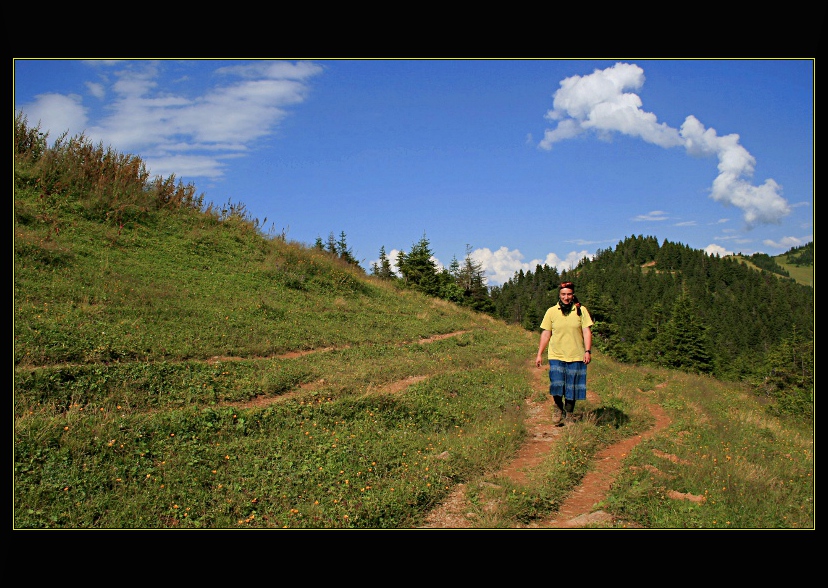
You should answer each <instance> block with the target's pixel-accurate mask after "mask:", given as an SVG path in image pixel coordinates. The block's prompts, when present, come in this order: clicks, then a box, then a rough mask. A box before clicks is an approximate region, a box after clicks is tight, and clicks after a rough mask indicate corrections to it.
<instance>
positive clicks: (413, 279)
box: [397, 233, 439, 296]
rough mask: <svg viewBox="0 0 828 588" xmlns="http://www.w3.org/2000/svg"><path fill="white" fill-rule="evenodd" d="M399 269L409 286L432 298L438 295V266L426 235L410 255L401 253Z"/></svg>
mask: <svg viewBox="0 0 828 588" xmlns="http://www.w3.org/2000/svg"><path fill="white" fill-rule="evenodd" d="M397 268H398V269H399V271H400V274H401V275H402V277H403V280H404V281H405V284H406V285H407V286H409V287H411V288H414V289H415V290H420V291H422V292H425V293H426V294H429V295H431V296H437V295H438V291H439V282H438V279H437V264H436V263H435V262H434V259H433V254H432V252H431V247H430V243H429V241H428V239H427V238H426V236H425V233H423V237H422V238H421V239H420V240H419V241H418V242H417V243H415V244H414V245H413V246H412V247H411V251H410V252H409V253H408V254H406V253H404V252H400V254H399V255H398V256H397Z"/></svg>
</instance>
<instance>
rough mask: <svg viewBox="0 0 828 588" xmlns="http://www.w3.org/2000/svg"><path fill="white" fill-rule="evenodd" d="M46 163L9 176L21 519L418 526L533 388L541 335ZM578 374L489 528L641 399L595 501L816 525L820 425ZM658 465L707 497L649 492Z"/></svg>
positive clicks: (497, 460)
mask: <svg viewBox="0 0 828 588" xmlns="http://www.w3.org/2000/svg"><path fill="white" fill-rule="evenodd" d="M86 153H87V156H86V157H84V158H82V160H83V162H84V165H87V164H88V162H89V160H90V157H89V156H88V155H89V152H88V151H87V152H86ZM60 155H65V154H60ZM91 155H92V156H93V157H92V159H93V160H95V157H98V156H101V157H100V160H101V161H103V160H104V159H105V158H104V157H103V154H102V153H100V152H95V151H94V150H92V153H91ZM41 161H42V160H37V161H35V160H30V159H29V160H27V159H25V158H20V159H19V160H18V161H16V167H15V193H14V212H15V221H14V313H13V319H14V352H13V357H14V515H13V521H14V523H13V525H14V527H15V528H16V529H121V528H124V529H135V528H146V529H161V528H202V529H222V528H274V529H275V528H382V529H392V528H393V529H397V528H412V527H416V526H418V525H420V524H422V522H423V520H424V517H425V515H426V514H427V512H428V511H429V510H430V509H431V508H432V507H434V506H435V505H436V504H438V503H439V501H441V500H442V499H444V498H445V497H446V496H447V495H448V494H449V493H450V492H451V490H452V489H453V488H454V487H455V485H456V484H459V483H464V482H469V481H472V480H480V479H490V478H491V476H492V472H495V471H497V470H498V468H499V467H500V466H502V465H503V464H504V463H506V462H508V460H509V459H510V458H512V457H513V456H514V455H515V454H516V452H517V451H518V449H519V447H520V446H521V443H522V442H523V441H524V438H525V435H526V430H525V427H524V420H525V418H526V416H527V415H526V413H525V411H526V409H525V403H524V399H525V398H527V397H530V396H531V397H533V398H535V399H537V400H538V401H543V400H546V398H547V395H546V394H545V393H544V392H543V391H542V390H541V391H538V390H537V389H536V388H535V387H534V386H533V381H534V376H535V374H534V373H533V371H532V370H534V369H535V368H533V367H530V363H529V362H531V361H532V359H533V358H534V356H535V352H536V350H537V334H535V333H530V332H528V331H525V330H523V329H521V328H520V327H516V326H510V325H507V324H505V323H502V322H500V321H497V320H494V319H492V318H491V317H489V316H487V315H483V314H478V313H475V312H473V311H470V310H468V309H462V308H459V307H457V306H454V305H453V304H451V303H447V302H445V301H441V300H437V299H434V298H429V297H426V296H424V295H422V294H419V293H417V292H413V291H409V290H404V289H400V288H398V287H396V286H393V285H390V284H389V283H387V282H382V281H380V280H378V279H375V278H373V277H369V276H366V275H364V273H363V272H362V271H361V270H360V269H359V268H357V267H355V266H353V265H349V264H347V263H344V262H343V261H342V260H340V259H337V258H336V257H334V256H332V255H331V254H329V253H326V252H324V251H320V250H318V249H315V248H311V247H307V246H305V245H302V244H299V243H291V242H286V241H285V240H284V239H283V238H278V237H277V238H270V237H266V236H264V235H262V234H261V231H259V230H258V226H257V223H255V222H251V220H250V219H248V218H246V217H245V215H244V214H243V207H230V208H228V209H227V210H212V209H208V210H207V211H204V210H201V209H200V208H199V207H198V206H191V205H189V204H188V203H187V199H184V200H185V202H184V204H183V205H180V206H176V205H170V199H169V198H166V197H165V198H159V197H158V192H157V191H154V190H152V189H147V190H143V189H142V190H138V191H137V192H135V193H132V192H129V190H128V189H127V188H124V184H123V183H121V184H119V185H118V186H114V185H112V184H107V183H106V181H104V180H105V178H104V179H103V180H102V179H101V178H98V180H99V181H93V182H87V184H88V185H90V186H91V188H89V189H85V188H84V189H82V188H79V187H78V186H80V185H81V184H79V183H77V182H75V183H72V182H67V181H65V178H66V177H67V174H68V175H72V174H74V175H72V177H82V178H88V176H87V175H83V174H79V173H76V172H77V170H66V169H64V170H62V171H61V170H58V168H56V167H55V166H54V165H53V166H52V167H44V166H43V165H42V164H41V163H40V162H41ZM61 165H70V164H67V163H64V164H61ZM56 170H57V171H60V173H57V171H56ZM47 171H48V172H49V173H46V172H47ZM70 172H72V173H70ZM55 178H60V180H61V181H58V180H56V179H55ZM84 181H86V180H84ZM84 185H86V184H84ZM102 187H103V188H102ZM127 192H129V194H130V198H131V199H130V200H129V202H128V203H126V202H125V200H124V194H125V193H127ZM164 193H165V194H166V193H167V192H164ZM661 384H666V386H663V385H661ZM590 390H592V391H594V392H595V393H596V394H597V396H598V397H600V399H601V400H600V403H597V404H596V403H591V402H583V403H579V406H578V411H579V412H582V414H584V415H585V416H586V417H587V418H584V419H583V420H581V421H580V422H578V423H576V424H574V425H572V426H569V427H567V430H566V435H567V442H566V443H561V444H560V447H559V448H558V449H556V451H555V452H551V453H550V456H549V459H548V460H547V461H546V462H545V463H544V464H542V465H541V472H540V475H538V476H536V477H533V478H532V479H531V480H529V481H528V482H526V484H523V485H519V486H514V485H512V486H509V487H508V490H509V492H510V494H509V496H511V497H512V499H511V500H510V501H509V505H508V509H507V510H506V511H504V512H503V513H501V514H500V515H499V517H500V518H499V519H498V522H497V523H496V524H497V526H503V527H510V526H514V525H515V524H516V523H517V522H523V523H525V522H527V521H531V520H534V519H536V518H538V517H543V516H548V515H549V513H551V512H554V511H555V509H557V508H558V506H559V505H560V504H561V502H562V501H563V499H564V497H565V496H566V495H567V494H568V493H569V492H571V491H572V489H573V488H574V487H575V486H577V484H578V482H579V481H580V480H581V479H582V477H583V476H584V475H585V473H586V472H587V471H589V469H590V467H591V466H590V463H591V460H592V459H593V457H594V456H595V454H596V453H597V452H598V451H599V450H600V449H601V448H602V447H604V446H606V445H607V444H609V443H612V442H615V441H618V440H620V439H622V438H625V437H629V436H632V435H638V434H640V433H641V432H642V431H644V430H646V429H647V428H648V427H649V426H650V425H651V423H652V416H651V415H650V413H649V412H648V411H647V410H646V408H645V404H646V402H653V401H656V402H658V403H659V404H661V406H662V407H663V408H664V409H665V410H666V411H668V412H669V414H670V416H671V418H672V419H673V423H674V424H673V426H672V427H671V428H670V430H669V431H667V432H666V433H664V434H660V435H657V436H655V437H653V438H651V439H650V440H648V441H647V443H644V444H641V445H640V446H639V447H638V448H637V449H636V451H635V452H633V454H631V455H630V458H629V459H630V468H629V470H628V471H627V473H626V474H625V479H624V482H623V484H620V485H619V486H617V487H616V488H615V489H614V490H613V493H612V495H611V497H610V499H609V500H608V504H606V505H604V508H605V510H611V511H613V512H616V513H618V514H619V515H620V516H621V515H622V516H623V517H624V518H625V519H626V520H628V521H631V522H634V523H636V524H638V525H641V526H645V527H650V528H671V527H676V528H810V527H812V526H813V523H814V501H813V497H814V494H813V492H814V487H813V468H814V463H813V431H812V430H811V429H810V428H809V427H808V426H807V425H805V426H803V425H798V424H796V423H793V422H787V421H784V420H782V419H780V418H778V417H776V416H773V415H772V414H771V413H769V412H768V411H767V410H766V408H765V407H763V406H762V404H761V403H760V402H758V399H757V398H756V397H755V396H753V395H752V394H751V393H750V390H749V389H748V388H746V387H744V386H739V385H734V384H722V383H719V382H716V381H715V380H712V379H709V378H704V377H697V376H691V375H688V374H680V373H676V372H671V371H669V370H658V369H638V368H635V367H631V366H625V365H622V364H619V363H616V362H614V361H612V360H610V359H608V358H605V357H602V356H601V355H600V354H597V355H596V357H595V361H594V363H593V364H592V366H591V367H590ZM546 406H550V407H551V402H548V403H547V404H546ZM550 410H551V408H550ZM598 414H605V415H606V414H612V415H615V417H614V418H612V419H609V420H607V419H598V418H589V417H590V415H593V417H594V415H598ZM667 451H669V452H670V453H672V454H674V455H677V456H678V458H679V461H678V462H677V463H674V464H672V465H668V464H665V463H663V460H662V459H661V458H659V457H658V456H659V455H662V454H663V453H661V452H667ZM633 466H635V467H633ZM655 467H658V468H660V470H661V471H669V472H668V473H669V475H670V476H671V480H672V481H671V485H672V487H674V488H678V489H679V490H681V491H683V492H692V493H693V494H697V495H701V496H705V497H706V498H707V499H706V501H705V502H704V504H701V505H695V506H692V507H689V508H688V507H687V506H684V505H677V504H676V503H675V501H673V500H670V499H668V498H667V497H666V496H665V495H664V487H663V485H662V482H661V481H660V480H659V479H658V478H656V477H654V476H653V475H652V474H651V473H650V472H651V471H652V470H651V469H650V468H655ZM491 481H492V483H505V482H503V481H502V480H497V479H491ZM679 506H681V508H679Z"/></svg>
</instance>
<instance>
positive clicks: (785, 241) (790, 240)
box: [762, 235, 814, 251]
mask: <svg viewBox="0 0 828 588" xmlns="http://www.w3.org/2000/svg"><path fill="white" fill-rule="evenodd" d="M813 240H814V236H813V235H807V236H805V237H782V239H781V240H779V241H772V240H771V239H765V240H764V241H762V244H763V245H766V246H767V247H772V248H774V249H784V250H785V251H788V250H789V249H792V248H794V247H801V246H803V245H805V244H806V243H810V242H811V241H813Z"/></svg>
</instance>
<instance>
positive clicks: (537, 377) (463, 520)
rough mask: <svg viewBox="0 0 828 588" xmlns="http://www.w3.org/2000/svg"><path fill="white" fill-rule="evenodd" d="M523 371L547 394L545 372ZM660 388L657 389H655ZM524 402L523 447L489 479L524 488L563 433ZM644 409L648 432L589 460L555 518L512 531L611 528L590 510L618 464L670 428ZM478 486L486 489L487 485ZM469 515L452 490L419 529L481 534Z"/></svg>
mask: <svg viewBox="0 0 828 588" xmlns="http://www.w3.org/2000/svg"><path fill="white" fill-rule="evenodd" d="M527 368H528V369H530V370H532V374H533V375H532V381H533V388H534V389H535V390H537V391H542V392H547V391H548V389H549V388H548V385H549V384H548V374H547V371H546V370H542V369H538V368H537V367H536V366H535V364H534V361H529V362H527ZM665 385H666V384H660V385H659V387H663V386H665ZM587 399H588V400H589V401H591V402H593V403H595V402H599V401H600V398H599V397H598V396H597V395H596V394H595V393H594V392H592V391H589V390H588V391H587ZM525 402H526V404H527V409H528V414H529V416H528V419H527V421H526V427H527V433H528V435H527V441H526V442H525V443H524V445H523V447H522V448H521V449H520V450H519V451H518V454H517V455H516V456H515V459H514V460H513V461H512V462H510V463H509V464H507V465H506V466H505V467H503V468H502V469H501V470H500V471H499V472H497V473H495V474H494V476H493V478H507V479H510V480H512V481H514V482H516V483H524V482H525V481H526V479H527V474H528V473H529V472H530V471H531V470H532V468H533V467H535V466H537V465H538V464H540V462H541V461H542V460H543V459H544V457H545V456H546V454H548V453H549V451H550V448H551V447H552V444H553V443H555V442H557V441H558V440H559V439H560V438H561V434H562V432H563V431H564V428H562V427H557V426H556V425H555V423H554V421H553V418H552V410H551V408H550V405H549V404H548V403H543V404H539V403H536V402H534V401H533V400H532V399H531V398H527V399H526V401H525ZM648 408H649V410H650V412H651V413H652V414H653V416H654V417H655V419H656V423H655V425H654V426H653V427H652V428H651V429H649V430H648V431H647V432H645V433H643V434H641V435H636V436H634V437H630V438H628V439H625V440H623V441H621V442H619V443H616V444H614V445H611V446H609V447H607V448H605V449H603V450H601V451H600V452H599V453H598V454H597V455H596V456H595V461H594V464H593V465H594V467H593V468H592V469H591V470H590V472H589V473H587V475H586V476H584V479H583V480H582V481H581V483H580V485H579V486H578V487H577V488H575V489H574V490H573V491H572V493H570V495H569V497H568V498H567V499H566V500H565V501H564V503H563V504H562V505H561V508H560V509H559V510H558V512H557V513H555V514H553V515H552V516H551V517H550V518H548V519H545V520H541V521H537V522H532V523H530V524H527V525H520V526H519V527H518V528H577V527H585V526H588V525H595V526H609V525H611V524H612V523H614V522H615V521H614V520H613V516H612V515H611V514H609V513H606V512H604V511H601V510H598V511H593V510H592V509H593V508H594V506H595V505H596V504H598V503H600V502H601V501H603V500H604V499H605V498H606V496H607V494H608V492H609V489H610V487H611V485H612V483H613V481H614V480H615V478H616V476H617V474H618V471H619V469H620V468H621V464H622V461H623V459H624V458H625V457H626V456H627V455H628V454H629V452H630V450H631V449H632V448H633V447H635V446H636V445H637V444H638V443H641V442H642V441H643V440H644V439H647V438H648V437H651V436H652V435H654V434H656V433H657V432H659V431H661V430H663V429H665V428H666V427H667V426H669V424H670V418H669V417H668V416H667V414H666V413H665V412H664V410H663V409H662V408H661V407H660V406H658V405H656V404H649V405H648ZM482 483H483V484H487V482H482ZM475 510H478V511H479V510H480V509H479V507H478V508H477V509H475V508H472V506H471V505H470V504H468V503H467V501H466V486H465V485H464V484H458V486H457V488H456V489H455V491H454V492H453V493H452V494H451V495H450V496H449V498H448V499H447V500H446V501H445V502H443V503H442V504H441V505H440V506H439V507H437V508H436V509H434V510H433V511H432V512H431V513H429V514H428V516H427V517H426V524H425V525H423V527H421V528H432V529H435V528H444V529H446V528H467V529H468V528H485V527H486V526H487V524H486V520H484V519H487V517H486V516H485V514H484V515H483V516H480V515H479V514H478V513H476V512H474V511H475ZM482 510H483V512H484V513H486V512H487V511H488V512H490V513H492V517H496V514H495V512H496V510H497V504H494V503H493V504H487V505H483V509H482ZM492 520H496V519H494V518H493V519H492Z"/></svg>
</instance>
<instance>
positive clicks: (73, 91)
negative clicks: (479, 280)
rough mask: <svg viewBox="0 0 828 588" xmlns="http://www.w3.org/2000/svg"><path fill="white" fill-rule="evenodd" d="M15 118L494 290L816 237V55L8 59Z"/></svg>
mask: <svg viewBox="0 0 828 588" xmlns="http://www.w3.org/2000/svg"><path fill="white" fill-rule="evenodd" d="M14 106H15V112H19V111H22V112H23V113H24V114H25V115H26V117H27V119H28V122H29V124H30V126H34V125H36V124H38V123H40V124H41V128H42V130H44V131H48V132H49V137H50V139H52V140H54V139H55V138H57V137H58V136H59V135H60V134H61V133H63V132H64V131H66V132H68V134H69V136H74V135H78V134H80V133H81V132H83V133H85V135H86V136H87V137H88V138H89V139H90V140H92V141H93V142H94V143H96V144H97V143H98V142H102V143H103V144H104V145H105V146H111V147H112V148H113V149H115V150H116V151H118V152H120V153H130V154H135V155H139V156H140V157H141V158H142V160H143V161H144V162H145V163H146V164H147V168H148V170H149V171H150V173H151V174H153V175H161V176H164V177H168V176H170V175H172V174H174V175H175V177H176V178H177V179H180V180H181V181H183V182H184V183H192V184H193V185H194V186H195V188H196V192H197V193H199V194H204V197H205V200H206V201H207V202H213V203H215V204H217V205H222V204H225V203H227V202H233V203H242V204H244V205H245V207H246V210H247V212H248V213H249V214H250V215H251V216H252V217H254V218H257V219H259V220H260V222H262V226H263V228H265V229H267V230H271V231H272V232H273V233H275V234H281V233H284V234H285V235H286V237H287V239H288V240H290V241H298V242H301V243H304V244H307V245H313V243H314V242H315V241H316V239H317V237H321V238H322V240H323V241H327V239H328V236H329V234H330V233H333V234H334V236H335V237H336V238H337V239H338V238H339V235H340V233H341V232H343V231H344V232H345V235H346V239H347V245H348V247H349V248H350V249H351V251H352V253H353V254H354V257H356V259H357V260H358V261H359V262H360V265H361V266H362V267H363V268H365V269H366V270H367V271H370V268H371V264H372V263H373V262H375V261H376V260H377V259H378V256H379V251H380V247H384V248H385V251H386V253H388V255H389V257H391V259H392V261H393V260H395V259H396V253H397V252H398V251H400V250H402V251H410V249H411V247H412V245H414V244H415V243H417V242H418V241H420V239H421V238H422V237H423V236H425V237H426V238H427V239H428V241H429V243H430V247H431V250H432V251H433V252H434V256H435V258H436V260H437V261H438V263H439V264H441V265H443V266H448V265H449V264H450V263H451V261H452V258H453V257H456V258H457V260H458V261H460V262H461V263H462V261H463V259H464V258H465V256H466V252H467V248H469V249H470V251H471V255H472V257H473V258H474V259H475V260H476V261H479V262H480V263H481V264H482V267H483V268H484V269H485V271H486V276H487V280H488V284H489V285H490V286H497V285H501V284H503V283H504V282H505V281H507V280H508V279H510V278H511V277H513V276H514V274H515V272H516V271H518V270H520V269H523V270H524V271H526V270H534V269H535V267H536V265H537V264H544V263H546V264H549V265H552V266H556V267H558V269H560V270H563V269H567V268H569V267H571V266H574V265H575V264H576V263H577V261H578V260H579V259H581V258H583V257H585V256H591V255H594V254H595V252H596V251H597V250H599V249H611V248H615V246H616V245H617V244H618V243H619V242H620V241H622V240H623V239H625V238H626V237H629V236H633V235H644V236H654V237H656V238H657V239H658V240H659V242H663V241H664V240H665V239H666V240H669V241H672V242H680V243H683V244H685V245H688V246H690V247H692V248H694V249H703V250H706V251H707V252H709V253H711V254H712V253H718V254H719V255H726V254H730V253H735V252H741V253H744V254H746V255H750V254H752V253H756V252H762V253H767V254H768V255H778V254H780V253H784V252H785V251H787V250H788V249H790V248H791V247H796V246H799V245H804V244H805V243H807V242H809V241H812V240H813V217H814V60H813V59H780V60H762V59H734V60H721V59H718V60H717V59H695V60H693V59H679V60H653V59H645V60H635V59H610V60H591V59H590V60H579V59H527V60H521V59H401V60H397V59H388V60H384V59H356V60H348V59H330V60H325V59H322V60H313V61H298V60H269V59H268V60H264V59H254V60H235V59H228V60H206V59H193V60H170V59H163V60H157V61H152V60H142V59H132V60H121V61H116V60H111V61H105V60H98V61H87V60H75V59H72V60H62V59H54V60H50V59H16V60H14Z"/></svg>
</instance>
